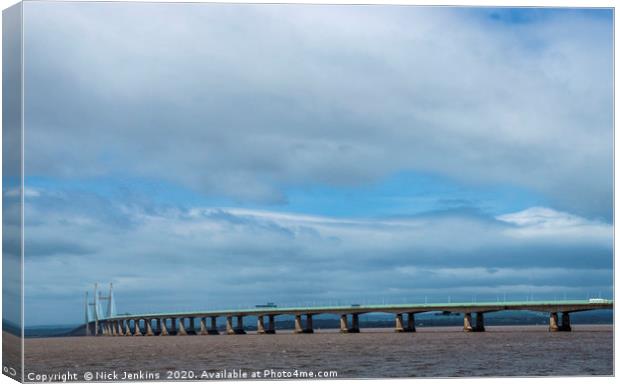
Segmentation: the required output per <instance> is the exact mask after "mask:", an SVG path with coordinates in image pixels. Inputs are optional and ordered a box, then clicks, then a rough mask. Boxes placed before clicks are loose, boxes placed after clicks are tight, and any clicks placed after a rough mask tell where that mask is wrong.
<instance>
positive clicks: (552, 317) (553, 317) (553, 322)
mask: <svg viewBox="0 0 620 384" xmlns="http://www.w3.org/2000/svg"><path fill="white" fill-rule="evenodd" d="M559 330H560V327H558V313H557V312H551V313H550V314H549V332H557V331H559Z"/></svg>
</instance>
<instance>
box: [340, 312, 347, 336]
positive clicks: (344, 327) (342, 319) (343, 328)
mask: <svg viewBox="0 0 620 384" xmlns="http://www.w3.org/2000/svg"><path fill="white" fill-rule="evenodd" d="M340 333H349V324H348V321H347V315H340Z"/></svg>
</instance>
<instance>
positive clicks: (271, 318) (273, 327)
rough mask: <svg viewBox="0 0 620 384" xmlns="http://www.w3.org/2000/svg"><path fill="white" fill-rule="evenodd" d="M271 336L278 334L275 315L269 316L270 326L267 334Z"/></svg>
mask: <svg viewBox="0 0 620 384" xmlns="http://www.w3.org/2000/svg"><path fill="white" fill-rule="evenodd" d="M265 333H267V334H269V335H273V334H275V333H276V323H275V316H274V315H269V325H268V327H267V331H266V332H265Z"/></svg>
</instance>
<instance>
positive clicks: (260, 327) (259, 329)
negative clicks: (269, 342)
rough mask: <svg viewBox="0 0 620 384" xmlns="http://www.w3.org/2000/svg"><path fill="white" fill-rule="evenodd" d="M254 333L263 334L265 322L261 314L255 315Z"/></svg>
mask: <svg viewBox="0 0 620 384" xmlns="http://www.w3.org/2000/svg"><path fill="white" fill-rule="evenodd" d="M256 333H258V334H259V335H264V334H265V322H264V318H263V316H262V315H260V316H257V317H256Z"/></svg>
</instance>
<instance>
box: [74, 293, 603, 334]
mask: <svg viewBox="0 0 620 384" xmlns="http://www.w3.org/2000/svg"><path fill="white" fill-rule="evenodd" d="M594 309H613V300H602V299H595V300H561V301H557V300H554V301H510V302H479V303H429V304H386V305H348V306H318V307H260V308H247V309H229V310H215V311H209V310H206V311H191V312H168V313H144V314H123V315H116V316H109V317H106V318H102V319H98V320H95V321H91V322H89V323H88V324H87V325H86V332H87V334H88V335H106V336H117V335H118V336H131V335H133V336H140V335H146V336H152V335H161V336H166V335H188V334H199V335H207V334H219V330H218V328H217V318H219V317H223V318H225V319H226V333H227V334H244V333H245V330H244V327H243V319H244V317H247V316H253V317H256V318H257V326H256V328H257V332H258V333H259V334H273V333H275V331H276V330H275V321H274V318H275V317H276V316H283V315H287V316H294V317H295V332H296V333H313V332H314V329H313V326H312V318H313V316H316V315H322V314H333V315H338V316H340V331H341V332H343V333H357V332H359V331H360V328H359V315H362V314H366V313H389V314H394V316H395V328H394V329H395V331H396V332H415V314H416V313H423V312H434V311H445V312H452V313H462V314H463V330H464V331H466V332H482V331H484V313H487V312H497V311H505V310H525V311H537V312H547V313H549V331H552V332H554V331H570V330H571V325H570V315H569V314H570V313H571V312H580V311H588V310H594ZM472 314H475V323H473V322H472ZM558 314H561V315H562V317H561V322H559V321H558ZM404 315H406V317H407V322H406V324H405V322H404V319H403V316H404ZM265 317H267V318H268V319H269V323H268V324H267V325H266V324H265ZM302 317H305V321H302ZM349 317H350V318H351V321H349V320H348V319H349ZM207 318H209V319H210V327H207V324H206V319H207ZM233 318H236V320H237V321H236V324H235V326H233ZM195 319H198V320H199V325H198V327H197V328H196V324H195ZM153 321H156V325H155V326H153Z"/></svg>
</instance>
